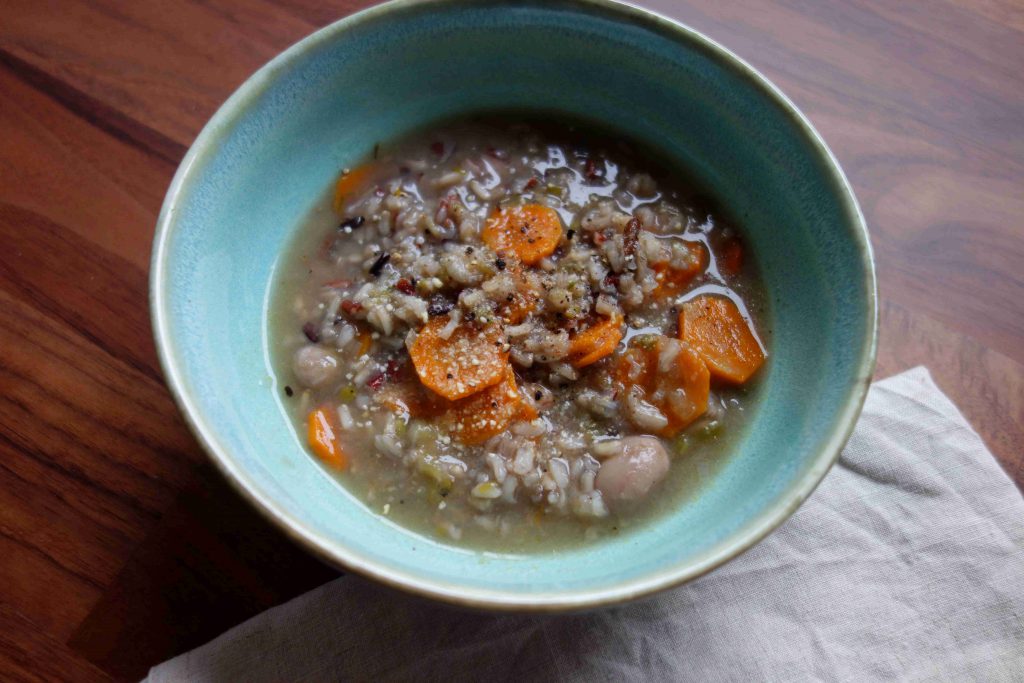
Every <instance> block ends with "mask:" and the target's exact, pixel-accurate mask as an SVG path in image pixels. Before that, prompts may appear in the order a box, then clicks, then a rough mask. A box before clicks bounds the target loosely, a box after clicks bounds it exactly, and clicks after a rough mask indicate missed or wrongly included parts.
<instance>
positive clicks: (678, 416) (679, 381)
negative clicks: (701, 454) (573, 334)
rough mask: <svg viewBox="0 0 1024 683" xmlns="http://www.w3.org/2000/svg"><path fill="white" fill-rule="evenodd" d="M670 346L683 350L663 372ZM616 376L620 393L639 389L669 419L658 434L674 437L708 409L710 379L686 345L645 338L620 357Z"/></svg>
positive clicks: (659, 338)
mask: <svg viewBox="0 0 1024 683" xmlns="http://www.w3.org/2000/svg"><path fill="white" fill-rule="evenodd" d="M668 343H679V344H680V348H679V349H678V353H677V355H676V356H675V358H674V359H673V360H672V363H671V365H670V366H669V367H668V368H667V369H664V370H662V369H661V368H660V367H659V359H660V358H661V355H662V353H663V351H664V350H665V348H666V345H667V344H668ZM613 376H614V378H615V380H616V382H618V384H619V385H620V391H621V392H628V391H630V390H631V389H632V388H633V387H639V388H640V392H641V397H642V398H643V400H645V401H646V402H648V403H650V404H651V405H653V406H655V407H656V408H657V409H658V410H659V411H661V413H662V415H664V416H665V417H666V418H667V419H668V424H667V425H666V426H665V427H664V428H663V429H661V430H660V431H658V432H656V434H657V435H658V436H664V437H673V436H675V435H676V434H678V433H679V432H680V431H682V430H683V429H684V428H685V427H687V426H688V425H689V424H690V423H691V422H693V421H694V420H696V419H697V418H698V417H700V416H701V415H703V414H704V413H705V412H706V411H707V409H708V395H709V393H710V388H711V378H710V374H709V373H708V369H707V366H706V365H705V364H704V361H703V359H701V357H700V355H699V354H698V353H697V352H696V350H694V349H693V348H692V347H691V346H690V345H689V344H687V343H686V342H675V340H670V339H669V338H667V337H663V336H661V335H646V336H644V337H640V338H638V339H637V340H636V343H635V344H631V345H630V347H629V348H628V349H626V351H625V352H624V353H623V354H622V355H621V356H619V360H618V363H617V365H616V367H615V370H614V372H613Z"/></svg>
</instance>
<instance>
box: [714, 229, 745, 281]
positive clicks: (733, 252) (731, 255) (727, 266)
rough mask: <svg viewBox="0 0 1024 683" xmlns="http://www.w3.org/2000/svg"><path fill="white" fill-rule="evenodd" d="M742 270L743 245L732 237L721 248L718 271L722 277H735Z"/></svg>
mask: <svg viewBox="0 0 1024 683" xmlns="http://www.w3.org/2000/svg"><path fill="white" fill-rule="evenodd" d="M741 270H743V243H742V242H740V241H739V239H738V238H736V237H734V238H732V239H730V240H729V241H728V242H726V243H725V246H723V247H722V253H721V254H720V255H719V257H718V271H719V272H720V273H722V274H723V275H736V274H737V273H739V272H740V271H741Z"/></svg>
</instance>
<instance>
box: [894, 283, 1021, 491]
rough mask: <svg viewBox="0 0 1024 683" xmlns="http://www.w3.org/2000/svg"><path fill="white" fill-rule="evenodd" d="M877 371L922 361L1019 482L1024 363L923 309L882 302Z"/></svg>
mask: <svg viewBox="0 0 1024 683" xmlns="http://www.w3.org/2000/svg"><path fill="white" fill-rule="evenodd" d="M880 318H881V320H880V323H881V324H880V327H881V340H882V341H881V343H880V344H879V350H878V368H877V370H876V372H875V376H876V377H878V378H885V377H889V376H891V375H894V374H897V373H899V372H902V371H903V370H906V369H907V368H912V367H915V366H917V365H924V366H926V367H927V368H928V369H929V370H930V371H931V373H932V377H933V378H934V379H935V382H936V384H938V385H939V387H940V388H941V389H942V390H943V391H944V392H946V394H947V395H948V396H950V397H951V398H952V399H953V400H954V401H955V402H956V404H957V407H958V408H960V412H961V413H963V415H964V417H966V418H967V420H968V422H970V423H971V425H972V426H973V427H974V428H975V430H976V431H977V432H978V433H979V434H981V436H982V438H983V439H984V440H985V442H986V445H988V447H989V448H990V449H991V450H992V452H993V454H994V455H995V456H996V457H997V458H998V459H999V460H1000V462H1001V463H1002V465H1003V468H1004V469H1005V470H1006V472H1007V473H1008V474H1009V475H1010V477H1011V478H1013V479H1014V481H1016V482H1017V484H1018V486H1021V485H1022V483H1024V365H1022V364H1021V363H1018V362H1017V361H1015V360H1013V359H1012V358H1008V357H1007V356H1005V355H1003V354H1001V353H999V352H998V351H994V350H992V349H990V348H986V347H985V346H984V345H982V344H980V343H978V341H977V340H975V339H972V338H971V337H969V336H967V335H963V334H960V333H958V332H956V331H954V330H951V329H950V328H948V327H946V326H945V325H943V324H942V323H940V322H938V321H936V320H934V319H932V318H929V317H927V316H925V315H923V314H921V313H912V312H911V311H909V310H907V309H906V308H903V307H902V306H900V305H899V304H897V303H893V302H891V301H887V302H884V303H883V304H882V310H881V315H880Z"/></svg>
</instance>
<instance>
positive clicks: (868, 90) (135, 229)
mask: <svg viewBox="0 0 1024 683" xmlns="http://www.w3.org/2000/svg"><path fill="white" fill-rule="evenodd" d="M364 4H367V3H364V2H361V1H359V0H336V1H334V2H323V3H321V2H313V1H312V0H274V1H270V0H222V1H220V2H211V1H208V0H181V1H179V2H174V3H169V2H156V1H146V2H132V1H130V0H89V1H88V2H57V1H52V2H50V1H45V0H2V2H0V93H2V95H0V97H2V100H0V237H2V242H0V389H2V391H0V678H3V679H5V680H10V679H20V678H24V679H31V680H37V679H39V680H55V679H63V678H68V679H76V680H78V679H81V680H106V679H108V678H112V679H131V678H133V677H139V676H140V675H142V674H143V673H144V672H145V671H146V669H147V667H149V666H150V665H152V664H155V663H157V662H159V661H161V660H163V659H165V658H166V657H168V656H170V655H173V654H176V653H178V652H181V651H183V650H185V649H187V648H190V647H193V646H195V645H198V644H200V643H202V642H204V641H206V640H208V639H209V638H211V637H213V636H214V635H216V634H217V633H219V632H220V631H222V630H224V629H225V628H227V627H229V626H231V625H233V624H235V623H237V622H239V621H241V620H243V619H245V618H247V617H249V616H251V615H253V614H255V613H257V612H259V611H261V610H263V609H265V608H267V607H269V606H271V605H274V604H277V603H280V602H282V601H283V600H286V599H288V598H290V597H292V596H294V595H296V594H298V593H300V592H302V591H305V590H307V589H309V588H311V587H313V586H315V585H317V584H319V583H322V582H324V581H326V580H328V579H330V578H331V577H332V576H335V575H336V574H335V572H334V571H333V570H330V569H327V568H325V567H324V566H322V565H321V564H319V563H318V562H316V561H314V560H313V559H311V558H309V557H308V556H306V555H305V554H304V553H303V552H302V551H300V550H298V549H297V548H296V547H295V546H293V545H292V544H290V543H289V542H288V541H286V540H285V539H283V538H282V537H281V535H280V534H278V533H277V532H276V531H275V530H274V529H272V528H270V527H269V526H267V524H265V523H264V522H263V521H262V520H261V519H260V518H258V517H257V515H256V514H255V513H254V512H253V511H252V510H250V509H249V507H248V506H247V505H245V504H243V503H242V501H241V500H240V499H239V498H238V497H237V496H236V495H235V494H234V493H233V492H232V491H231V490H230V489H229V488H228V486H227V485H226V484H225V483H224V482H223V481H222V480H221V479H220V478H219V476H218V475H217V474H216V473H215V472H214V471H213V470H212V468H211V466H210V465H209V464H208V463H207V462H206V459H205V456H204V455H203V453H202V452H201V450H200V448H199V446H198V445H197V444H196V442H195V441H194V440H193V438H192V437H191V436H190V434H189V433H188V431H187V430H186V429H185V427H184V425H183V423H182V420H181V419H180V418H179V416H178V414H177V411H176V410H175V407H174V405H173V403H172V401H171V397H170V395H169V394H168V391H167V389H166V387H165V386H164V382H163V380H162V378H161V375H160V370H159V367H158V364H157V360H156V356H155V353H154V348H153V342H152V338H151V334H150V325H149V313H148V308H147V300H146V294H147V282H146V277H147V269H148V264H149V250H150V242H151V237H152V233H153V227H154V223H155V221H156V216H157V212H158V210H159V208H160V203H161V201H162V199H163V196H164V192H165V191H166V189H167V185H168V183H169V181H170V179H171V175H172V174H173V173H174V170H175V168H176V166H177V165H178V162H179V160H180V159H181V158H182V156H183V155H184V154H185V150H186V149H187V148H188V146H189V144H190V143H191V142H192V139H193V138H194V137H195V135H196V134H197V133H198V132H199V130H200V128H201V127H202V125H203V123H204V122H205V121H206V119H207V118H208V117H209V116H210V115H211V114H212V113H213V111H214V110H215V109H216V108H217V106H218V105H219V104H220V103H221V102H222V101H223V100H224V99H225V98H226V97H227V96H228V95H229V94H230V93H231V92H232V91H233V90H234V89H235V88H236V87H237V86H238V85H239V84H240V83H241V82H242V81H243V80H244V79H245V78H246V77H247V76H248V75H249V74H251V73H252V72H253V71H254V70H255V69H256V68H258V67H259V66H260V65H261V64H263V63H264V62H266V61H267V60H269V59H270V58H271V57H272V56H274V55H275V54H276V53H278V52H279V51H281V50H282V49H284V48H285V47H287V46H288V45H290V44H291V43H293V42H294V41H296V40H298V39H299V38H301V37H302V36H304V35H306V34H308V33H310V32H311V31H313V30H314V29H316V28H318V27H320V26H322V25H324V24H326V23H328V22H330V21H333V20H334V19H337V18H338V17H340V16H342V15H344V14H346V13H348V12H351V11H353V10H355V9H357V8H358V7H359V6H362V5H364ZM650 4H651V6H653V7H655V8H656V9H659V10H661V11H663V12H665V13H667V14H670V15H672V16H674V17H677V18H679V19H681V20H683V21H685V22H687V23H689V24H691V25H693V26H694V27H696V28H698V29H700V30H703V31H706V32H707V33H708V34H709V35H711V36H713V37H714V38H716V39H718V40H719V41H721V42H723V43H724V44H726V45H728V46H729V47H731V48H732V49H733V50H735V51H736V52H737V53H739V54H740V55H741V56H743V57H744V58H746V59H747V60H749V61H750V62H751V63H753V64H754V65H755V66H756V67H758V68H759V69H761V70H762V71H763V72H764V73H765V74H767V75H768V77H769V78H771V79H773V80H774V81H775V82H776V83H777V84H779V85H780V86H781V87H782V89H783V90H785V91H786V93H788V94H789V96H790V97H792V98H793V99H794V100H795V101H796V103H797V104H798V105H799V106H800V107H801V108H802V109H803V110H804V111H805V112H806V113H807V114H808V115H809V116H810V118H811V119H812V120H813V121H814V123H815V124H816V125H817V127H818V129H819V130H820V131H821V133H822V134H823V135H824V137H825V139H826V140H827V141H828V142H829V144H830V145H831V146H832V149H833V150H834V151H835V153H836V155H837V156H838V157H839V159H840V161H841V163H842V164H843V167H844V168H845V169H846V172H847V174H848V175H849V177H850V180H851V181H852V183H853V185H854V188H855V189H856V192H857V195H858V197H859V198H860V201H861V203H862V206H863V208H864V212H865V214H866V215H867V218H868V222H869V224H870V226H871V231H872V239H873V242H874V246H875V249H876V254H877V257H878V270H879V278H880V288H881V297H882V305H881V344H880V348H879V362H878V373H877V374H878V376H879V377H885V376H888V375H891V374H893V373H895V372H898V371H900V370H904V369H906V368H909V367H912V366H915V365H918V364H924V365H927V366H928V367H929V368H930V369H931V371H932V373H933V375H934V377H935V379H936V380H937V382H938V383H939V385H940V386H941V387H942V388H943V389H944V390H945V391H946V392H948V394H949V395H950V396H951V397H952V398H953V399H954V400H955V401H956V402H957V403H958V405H959V406H960V408H961V409H962V410H963V412H964V413H965V414H966V416H967V417H968V419H970V421H971V422H972V423H973V424H974V425H975V427H976V428H977V429H978V431H979V432H981V434H982V435H983V436H984V438H985V440H986V442H987V443H988V445H989V446H990V447H991V449H992V451H993V452H994V453H995V454H996V456H997V457H998V458H999V459H1000V461H1001V462H1002V463H1003V466H1004V467H1005V468H1006V470H1007V471H1008V472H1009V473H1010V475H1011V476H1012V477H1014V479H1015V480H1016V481H1017V483H1018V485H1020V484H1022V483H1024V229H1022V228H1024V226H1022V217H1024V8H1022V5H1021V4H1020V3H1019V2H1016V1H1015V0H927V1H925V0H922V1H911V0H906V1H905V2H899V3H895V2H890V1H889V0H831V1H829V2H822V1H821V0H774V1H772V2H761V1H757V0H749V1H747V2H731V1H726V2H719V1H718V0H687V1H677V0H650Z"/></svg>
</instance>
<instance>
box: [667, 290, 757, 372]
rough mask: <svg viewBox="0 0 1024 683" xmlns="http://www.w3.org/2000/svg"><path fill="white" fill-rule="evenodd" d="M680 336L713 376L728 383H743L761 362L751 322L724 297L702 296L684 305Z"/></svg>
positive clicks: (681, 314)
mask: <svg viewBox="0 0 1024 683" xmlns="http://www.w3.org/2000/svg"><path fill="white" fill-rule="evenodd" d="M679 337H680V338H681V339H684V340H685V341H687V342H689V343H690V344H691V345H692V346H693V347H694V348H695V349H697V351H698V352H699V353H700V355H701V357H702V358H703V359H704V362H706V363H707V365H708V369H709V370H710V371H711V374H712V375H714V376H715V377H716V378H718V379H722V380H725V381H727V382H734V383H736V384H742V383H743V382H746V381H747V379H749V378H750V376H751V375H753V374H754V373H755V372H757V369H758V368H760V367H761V365H762V364H763V363H764V358H765V355H764V351H763V350H762V349H761V344H760V343H759V342H758V341H757V338H756V337H755V336H754V333H753V332H752V331H751V329H750V324H749V323H748V322H747V320H746V319H745V318H744V317H743V314H742V313H740V309H739V308H737V306H736V304H734V303H733V302H732V301H731V300H729V299H727V298H725V297H721V296H707V295H703V296H698V297H695V298H693V299H691V300H690V301H687V302H686V303H685V304H683V306H682V310H681V311H680V313H679Z"/></svg>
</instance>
